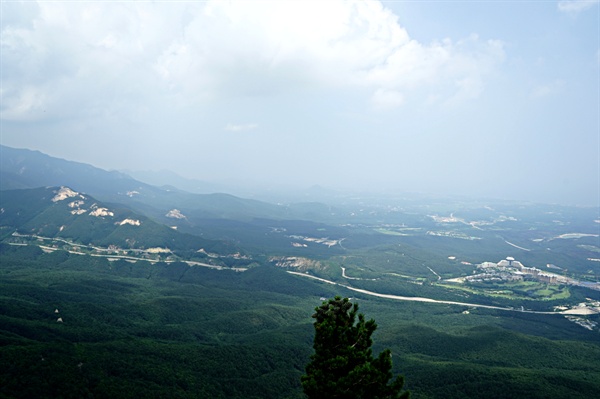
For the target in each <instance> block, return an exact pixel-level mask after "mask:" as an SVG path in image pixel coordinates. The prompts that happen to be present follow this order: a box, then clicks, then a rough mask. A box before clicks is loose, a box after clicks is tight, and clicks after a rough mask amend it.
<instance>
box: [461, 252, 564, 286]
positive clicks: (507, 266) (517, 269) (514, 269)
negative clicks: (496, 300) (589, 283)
mask: <svg viewBox="0 0 600 399" xmlns="http://www.w3.org/2000/svg"><path fill="white" fill-rule="evenodd" d="M477 269H478V270H479V271H480V272H479V273H476V274H474V275H472V276H468V277H467V278H466V280H467V281H473V282H477V281H519V280H523V279H525V278H532V279H534V280H538V281H542V282H546V283H549V284H570V283H572V282H571V281H569V280H570V279H569V278H567V277H563V276H559V275H557V274H553V273H548V272H544V271H542V270H540V269H537V268H535V267H526V266H524V265H523V264H522V263H521V262H519V261H517V260H515V259H514V258H512V257H507V258H506V259H503V260H501V261H500V262H498V263H493V262H483V263H482V264H480V265H477Z"/></svg>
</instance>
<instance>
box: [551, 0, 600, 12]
mask: <svg viewBox="0 0 600 399" xmlns="http://www.w3.org/2000/svg"><path fill="white" fill-rule="evenodd" d="M599 2H600V1H599V0H566V1H559V2H558V10H559V11H561V12H566V13H578V12H581V11H584V10H587V9H588V8H592V7H593V6H594V5H596V4H598V3H599Z"/></svg>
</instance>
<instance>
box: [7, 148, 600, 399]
mask: <svg viewBox="0 0 600 399" xmlns="http://www.w3.org/2000/svg"><path fill="white" fill-rule="evenodd" d="M5 154H6V153H5ZM9 155H10V154H9ZM40 156H41V155H39V154H37V155H36V154H29V153H26V152H20V153H19V154H18V156H17V157H15V158H10V157H9V158H3V160H2V161H3V162H4V163H3V165H4V166H3V168H4V169H3V170H2V173H3V175H2V176H3V179H2V181H1V183H2V191H0V344H1V346H0V364H2V366H3V368H2V370H3V371H2V372H0V396H2V397H7V398H21V397H39V398H44V397H48V398H50V397H56V396H57V395H59V393H60V392H63V393H64V392H66V393H65V394H64V395H65V396H66V397H91V396H95V397H115V398H121V397H122V398H129V397H140V396H142V397H149V398H152V397H154V398H159V397H180V398H192V397H211V398H256V399H258V398H290V399H291V398H302V397H303V394H302V391H301V388H300V375H302V373H303V372H304V365H305V364H306V362H307V361H308V359H309V356H310V354H311V342H312V336H313V330H312V319H311V314H312V312H313V310H314V308H315V306H318V305H319V304H320V303H321V302H322V301H323V300H324V298H325V299H326V298H330V297H332V296H335V295H341V296H346V297H350V296H351V297H352V301H356V302H357V303H360V307H361V311H363V312H365V314H366V315H367V317H373V318H374V319H375V320H376V321H377V324H378V330H377V332H376V334H375V336H374V340H375V351H379V350H381V349H382V348H390V349H391V350H392V352H393V356H394V361H393V365H394V372H395V373H401V374H404V375H405V376H406V380H407V388H408V389H410V390H411V391H412V392H413V395H414V397H416V398H438V397H444V398H459V397H460V398H464V397H470V398H478V397H482V396H488V397H498V398H509V397H515V396H526V397H530V398H540V399H541V398H546V397H549V396H556V395H558V397H570V398H588V397H592V396H593V394H594V393H595V392H597V391H598V389H600V362H598V359H600V326H599V325H600V290H599V289H598V287H599V276H600V269H599V265H600V263H598V262H597V261H596V260H597V258H598V255H597V254H598V252H599V251H600V242H599V241H598V240H599V234H598V233H599V228H600V223H598V220H600V218H599V216H598V209H596V208H577V207H566V206H558V205H547V204H532V203H520V202H507V201H492V200H465V199H455V198H437V197H427V196H421V195H411V194H403V195H387V196H370V195H366V194H363V193H334V194H331V193H328V192H324V193H321V194H319V195H316V194H314V193H313V194H312V196H311V197H310V200H311V201H308V202H291V201H290V202H278V203H277V204H271V203H267V202H261V201H259V200H255V199H253V200H246V199H244V198H239V197H234V196H231V195H228V194H214V195H203V194H191V193H188V192H184V191H179V190H176V189H173V188H169V189H161V188H159V187H154V186H151V185H147V184H146V183H143V182H139V181H136V180H134V179H132V178H129V177H124V176H122V175H118V174H115V173H111V172H104V171H102V170H99V169H93V168H92V167H89V166H86V167H82V166H80V165H77V164H71V163H69V162H68V161H61V162H58V161H56V162H57V165H60V167H58V166H57V167H56V169H53V166H52V165H53V163H52V162H54V161H53V160H52V159H51V158H44V165H45V167H44V168H43V170H39V168H38V171H37V172H36V167H35V166H34V165H35V162H33V160H35V158H36V157H40ZM28 157H30V158H28ZM7 159H8V161H7ZM6 165H8V166H6ZM53 170H55V172H53V173H50V172H51V171H53ZM90 171H91V172H90ZM92 172H93V174H90V173H92ZM61 174H62V177H61V178H60V179H58V178H57V177H56V176H61ZM91 176H94V177H93V178H92V177H91ZM57 180H59V181H60V182H61V183H59V184H56V183H57ZM32 182H34V183H32ZM94 182H96V183H94ZM11 185H12V186H11ZM15 186H17V187H15ZM124 193H127V194H124ZM133 193H135V195H134V194H133ZM56 310H58V312H59V313H56ZM59 319H60V321H59ZM25 381H27V383H25ZM65 387H66V388H65ZM557 392H558V394H557Z"/></svg>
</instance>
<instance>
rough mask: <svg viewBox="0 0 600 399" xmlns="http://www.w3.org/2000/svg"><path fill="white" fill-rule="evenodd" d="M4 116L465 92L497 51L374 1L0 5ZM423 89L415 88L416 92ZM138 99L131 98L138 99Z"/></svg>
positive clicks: (465, 95)
mask: <svg viewBox="0 0 600 399" xmlns="http://www.w3.org/2000/svg"><path fill="white" fill-rule="evenodd" d="M3 10H4V15H5V16H4V17H3V21H2V40H1V46H2V60H1V62H2V68H3V75H2V87H3V89H2V93H1V95H2V109H1V117H2V119H4V120H12V121H27V120H40V119H48V118H82V117H86V116H95V117H102V118H106V117H108V118H110V117H114V116H115V115H117V116H118V115H133V116H135V115H138V116H139V117H140V118H142V117H143V116H144V115H146V114H147V113H148V112H153V111H152V109H153V107H159V108H160V107H167V106H168V107H186V106H194V105H195V104H202V103H203V102H206V101H211V100H215V99H223V98H225V99H227V98H236V97H253V96H259V97H264V96H274V95H277V94H279V93H293V92H296V91H297V92H301V91H305V90H311V89H313V90H320V89H325V90H329V89H350V90H357V91H360V92H361V93H365V96H366V101H370V102H371V103H372V104H373V105H374V106H375V107H377V108H381V109H389V108H395V107H401V106H402V105H403V104H404V103H405V102H406V101H407V100H415V99H417V100H421V99H423V98H429V99H432V98H434V99H437V100H436V101H438V102H441V103H452V102H460V101H465V100H470V99H474V98H477V96H478V95H479V94H480V93H481V91H482V90H484V87H485V79H486V76H487V75H488V74H490V73H491V72H492V71H493V70H494V68H495V67H496V66H497V65H498V64H499V63H500V62H502V60H503V58H504V49H503V44H502V43H501V42H499V41H493V40H481V39H479V38H478V37H477V36H471V37H468V38H466V39H463V40H458V41H452V40H450V39H445V40H442V41H439V42H433V43H419V42H418V41H416V40H414V39H411V37H410V36H409V34H408V32H407V31H406V30H405V29H404V28H403V27H402V26H401V25H400V24H399V22H398V17H397V16H396V15H394V14H393V13H392V12H391V11H390V10H389V9H387V8H386V7H385V6H384V5H383V4H382V3H381V2H379V1H373V0H367V1H324V2H316V1H315V2H313V1H311V2H297V1H293V2H287V1H286V2H281V1H252V2H249V1H231V2H223V1H207V2H201V3H187V2H184V3H136V2H123V3H102V2H82V3H72V2H69V3H45V2H40V3H33V4H27V5H26V6H24V5H22V4H6V5H3ZM423 92H424V93H425V94H422V93H423ZM141 100H143V101H141Z"/></svg>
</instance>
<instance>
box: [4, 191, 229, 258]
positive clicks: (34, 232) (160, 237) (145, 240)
mask: <svg viewBox="0 0 600 399" xmlns="http://www.w3.org/2000/svg"><path fill="white" fill-rule="evenodd" d="M0 206H1V212H0V227H1V228H2V232H3V236H4V237H6V236H8V235H10V234H13V235H12V237H18V236H19V235H20V236H29V237H33V236H40V237H45V238H52V239H58V238H60V239H68V240H71V241H72V242H74V243H79V244H84V245H97V246H101V247H105V248H107V247H110V246H113V247H117V248H122V249H127V250H142V249H146V250H147V249H149V248H153V247H161V248H163V249H165V248H168V249H169V250H170V251H177V252H178V253H179V254H184V253H187V254H189V253H194V252H195V251H198V250H199V249H204V250H205V251H208V252H217V253H231V252H234V251H237V250H236V249H235V248H234V247H233V246H232V245H229V244H226V243H224V242H222V241H215V240H206V239H203V238H201V237H196V236H193V235H190V234H184V233H180V232H178V231H175V230H173V229H172V228H169V227H167V226H165V225H161V224H159V223H156V222H154V221H153V220H151V219H150V218H148V217H147V216H143V215H140V214H137V213H135V212H133V211H132V210H130V209H127V208H125V207H123V206H121V205H109V204H105V203H103V202H100V201H97V200H96V199H95V198H93V197H91V196H89V195H87V194H82V193H79V192H76V191H74V190H72V189H70V188H68V187H64V186H63V187H60V188H57V187H47V188H36V189H25V190H5V191H2V192H1V197H0ZM13 232H14V233H13Z"/></svg>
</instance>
